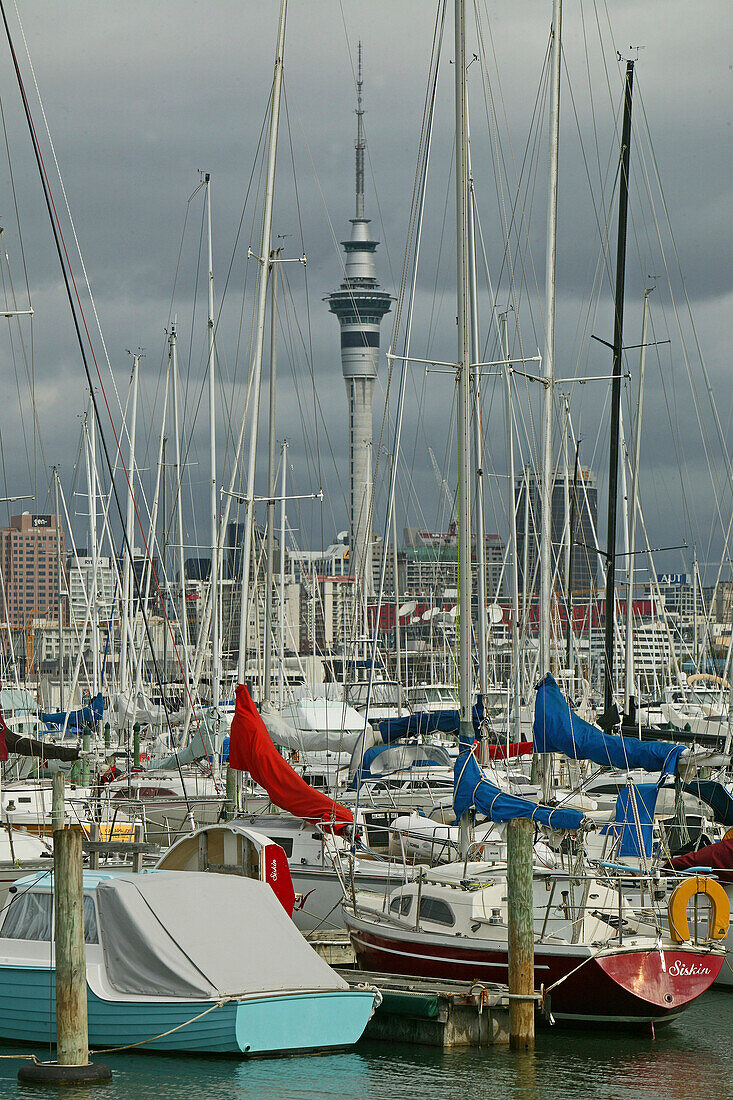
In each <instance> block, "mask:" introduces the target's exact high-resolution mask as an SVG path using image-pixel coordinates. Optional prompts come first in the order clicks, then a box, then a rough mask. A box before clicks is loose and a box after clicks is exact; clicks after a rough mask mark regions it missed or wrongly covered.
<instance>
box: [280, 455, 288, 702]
mask: <svg viewBox="0 0 733 1100" xmlns="http://www.w3.org/2000/svg"><path fill="white" fill-rule="evenodd" d="M280 455H281V457H280V461H281V462H282V470H281V471H280V495H281V497H282V500H281V501H280V630H279V635H280V637H279V648H280V654H279V656H280V661H279V668H278V671H277V705H278V707H280V709H281V710H282V707H283V704H284V702H285V690H284V689H285V683H284V681H285V485H286V477H287V469H288V441H287V439H284V440H283V445H282V449H281V452H280Z"/></svg>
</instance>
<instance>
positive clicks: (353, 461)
mask: <svg viewBox="0 0 733 1100" xmlns="http://www.w3.org/2000/svg"><path fill="white" fill-rule="evenodd" d="M361 93H362V70H361V43H359V71H358V80H357V107H356V119H357V130H356V217H354V218H352V219H351V236H350V237H349V239H348V240H347V241H342V242H341V243H342V245H343V248H344V252H345V253H346V257H345V260H344V281H343V282H342V283H341V286H340V287H339V288H338V290H334V291H333V292H332V293H331V294H329V295H328V297H327V298H326V299H325V300H326V301H327V302H328V308H329V309H330V311H331V313H335V314H336V316H337V317H338V320H339V325H340V326H341V370H342V372H343V376H344V382H345V383H346V396H347V399H348V403H349V483H350V492H349V548H350V557H351V567H352V570H353V572H354V575H355V577H356V581H357V584H358V585H359V586H360V588H361V590H362V592H363V594H364V595H369V594H371V592H372V590H373V584H372V567H371V527H372V402H373V400H374V383H375V381H376V378H377V366H378V363H379V326H380V323H381V320H382V318H383V317H384V315H385V313H388V312H389V310H390V308H391V298H390V295H389V294H388V293H387V291H385V290H382V289H381V288H380V286H379V283H378V282H377V276H376V267H375V263H374V253H375V252H376V249H377V244H378V243H379V242H378V241H375V240H374V239H373V238H372V235H371V233H370V230H369V219H368V218H365V217H364V149H365V142H364V110H363V107H362V95H361Z"/></svg>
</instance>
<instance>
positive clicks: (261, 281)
mask: <svg viewBox="0 0 733 1100" xmlns="http://www.w3.org/2000/svg"><path fill="white" fill-rule="evenodd" d="M287 10H288V3H287V0H281V4H280V23H279V28H278V35H277V50H276V52H275V72H274V75H273V81H272V103H271V108H270V140H269V146H268V152H267V177H266V180H265V202H264V209H263V212H262V234H261V237H260V254H259V256H258V257H257V263H258V264H259V278H258V281H257V308H256V313H255V317H256V321H255V344H254V354H253V359H252V398H253V402H252V404H253V409H252V424H251V428H250V438H249V454H248V458H247V489H246V500H245V524H244V546H243V561H242V597H241V610H240V619H239V660H238V663H237V678H238V680H239V683H240V684H243V683H244V677H245V672H246V668H247V634H248V627H249V577H250V571H251V569H250V566H251V558H252V527H253V524H254V493H255V458H256V455H257V425H258V422H259V412H260V381H261V378H262V347H263V343H264V339H265V312H266V308H267V281H268V278H267V276H268V267H269V262H270V240H271V236H272V202H273V195H274V190H275V160H276V157H277V131H278V124H279V121H280V92H281V89H282V78H283V57H284V53H285V18H286V15H287Z"/></svg>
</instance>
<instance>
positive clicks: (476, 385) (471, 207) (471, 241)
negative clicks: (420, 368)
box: [466, 110, 487, 695]
mask: <svg viewBox="0 0 733 1100" xmlns="http://www.w3.org/2000/svg"><path fill="white" fill-rule="evenodd" d="M468 126H469V123H468V110H467V111H466V134H467V144H468V261H469V272H470V283H469V291H470V306H471V308H470V315H471V361H472V363H473V364H474V366H473V369H472V372H471V373H472V383H473V416H472V420H473V452H474V462H475V466H476V471H475V479H476V596H477V603H478V630H477V636H478V668H479V691H480V692H481V693H482V694H483V695H485V694H486V688H487V681H486V665H487V658H486V532H485V530H484V471H483V465H484V462H483V452H484V448H483V427H482V422H481V367H480V366H479V360H480V358H481V355H480V348H479V316H478V287H477V279H476V234H475V228H474V217H475V201H476V199H475V194H474V188H473V169H472V166H471V143H470V136H469V134H470V132H469V128H468Z"/></svg>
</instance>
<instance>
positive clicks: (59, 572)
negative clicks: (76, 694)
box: [53, 466, 64, 711]
mask: <svg viewBox="0 0 733 1100" xmlns="http://www.w3.org/2000/svg"><path fill="white" fill-rule="evenodd" d="M53 498H54V509H55V511H56V598H57V604H56V607H57V615H58V635H59V710H61V711H62V710H63V709H64V619H63V598H64V593H63V588H62V577H63V569H64V563H63V559H62V557H61V509H60V507H59V471H58V468H57V467H56V466H54V468H53Z"/></svg>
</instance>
